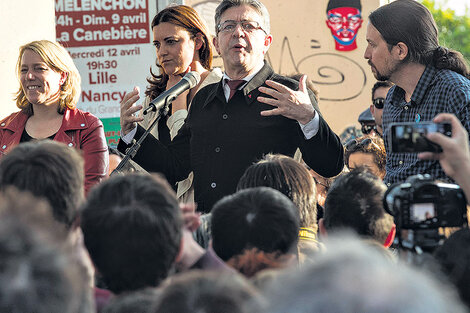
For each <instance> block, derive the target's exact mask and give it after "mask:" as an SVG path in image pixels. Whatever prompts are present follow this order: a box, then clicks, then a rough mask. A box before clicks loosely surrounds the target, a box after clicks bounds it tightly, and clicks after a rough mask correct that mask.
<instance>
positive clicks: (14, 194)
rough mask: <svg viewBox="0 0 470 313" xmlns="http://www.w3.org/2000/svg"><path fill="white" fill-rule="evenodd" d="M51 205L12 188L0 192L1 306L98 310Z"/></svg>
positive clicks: (43, 312) (46, 311) (42, 311)
mask: <svg viewBox="0 0 470 313" xmlns="http://www.w3.org/2000/svg"><path fill="white" fill-rule="evenodd" d="M67 238H68V232H67V230H66V228H65V227H64V224H63V223H59V222H58V221H57V220H56V219H55V218H53V216H52V214H51V208H50V207H49V204H48V203H47V202H46V201H44V200H42V199H39V198H36V197H34V196H32V195H31V194H30V193H27V192H20V191H18V190H16V188H14V187H10V188H7V189H4V190H2V192H1V194H0V251H1V253H0V254H1V257H0V260H1V261H0V263H1V267H2V270H1V271H0V294H1V297H0V311H1V312H37V313H56V312H57V313H59V312H60V313H89V312H94V302H93V296H92V288H91V286H90V284H89V282H88V280H87V279H86V278H87V275H86V274H85V273H84V268H82V267H80V266H79V264H78V263H77V262H74V249H73V247H71V246H70V244H69V243H70V242H69V241H68V240H67Z"/></svg>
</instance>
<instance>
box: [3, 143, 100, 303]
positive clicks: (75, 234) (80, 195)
mask: <svg viewBox="0 0 470 313" xmlns="http://www.w3.org/2000/svg"><path fill="white" fill-rule="evenodd" d="M83 163H84V160H83V158H82V156H81V155H80V153H79V151H78V150H76V149H74V148H72V147H69V146H66V145H65V144H63V143H61V142H56V141H52V140H39V141H31V142H25V143H21V144H19V145H18V146H15V147H14V148H13V149H12V150H11V151H10V152H9V153H8V154H7V155H5V156H4V157H3V158H1V159H0V190H6V189H7V188H9V187H12V186H13V187H15V188H17V189H18V190H21V191H27V192H30V193H32V194H33V195H34V196H36V197H38V198H43V199H45V200H47V201H48V202H49V204H50V206H51V209H52V214H53V216H54V218H55V220H56V221H57V222H59V223H60V224H62V225H63V226H64V227H65V228H66V229H67V230H68V240H69V242H70V244H71V246H72V247H73V249H74V251H75V254H74V256H75V258H74V261H76V262H78V264H80V266H82V267H83V268H85V269H86V270H87V278H88V282H89V286H90V287H91V286H93V285H94V279H93V276H94V273H95V271H94V268H93V265H92V263H91V260H90V257H89V255H88V252H87V251H86V249H85V247H84V244H83V234H82V231H81V228H80V227H79V226H80V225H79V224H80V223H79V207H80V205H81V204H82V202H83V200H84V184H83V182H84V180H85V178H84V169H83ZM96 303H97V304H99V303H98V301H97V302H96Z"/></svg>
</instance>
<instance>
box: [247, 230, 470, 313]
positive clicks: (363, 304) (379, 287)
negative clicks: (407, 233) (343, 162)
mask: <svg viewBox="0 0 470 313" xmlns="http://www.w3.org/2000/svg"><path fill="white" fill-rule="evenodd" d="M352 237H354V236H351V234H349V233H348V234H345V235H342V236H338V237H336V238H335V239H334V240H333V239H331V238H330V240H328V242H326V244H325V245H326V247H325V253H322V254H320V255H319V256H318V258H317V259H316V262H314V263H312V264H311V265H309V266H306V267H304V268H301V269H300V270H296V271H294V270H290V271H288V272H287V273H285V275H284V277H282V278H278V279H276V280H275V281H274V283H273V284H272V286H271V287H269V288H268V290H267V292H266V297H267V302H268V304H269V307H268V309H267V310H265V312H270V313H287V312H289V313H306V312H342V313H357V312H361V313H372V312H401V313H412V312H430V313H440V312H455V313H457V312H458V313H463V312H467V311H466V309H465V307H464V306H463V305H462V303H461V302H460V301H459V299H458V296H457V294H456V292H455V290H454V289H453V288H452V286H450V285H449V284H444V283H443V282H441V281H438V280H436V279H434V278H433V277H432V275H431V274H430V273H428V272H424V271H419V270H418V269H416V268H414V267H411V266H409V265H407V264H404V263H401V262H398V263H397V262H396V261H393V260H391V259H390V258H388V257H387V256H386V255H384V254H383V253H381V251H380V250H377V249H375V248H374V247H373V246H371V245H368V244H367V243H365V242H364V241H362V240H358V239H357V238H352ZM253 312H257V311H255V310H253Z"/></svg>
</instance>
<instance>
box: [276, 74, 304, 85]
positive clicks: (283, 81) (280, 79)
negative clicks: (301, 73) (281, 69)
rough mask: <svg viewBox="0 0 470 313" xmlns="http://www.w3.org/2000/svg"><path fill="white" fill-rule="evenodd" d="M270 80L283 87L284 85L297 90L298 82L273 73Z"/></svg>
mask: <svg viewBox="0 0 470 313" xmlns="http://www.w3.org/2000/svg"><path fill="white" fill-rule="evenodd" d="M270 79H271V80H274V81H275V82H278V83H280V84H283V85H285V86H287V87H289V88H298V87H299V81H297V80H295V79H293V78H290V77H287V76H283V75H280V74H277V73H274V74H273V75H272V77H271V78H270Z"/></svg>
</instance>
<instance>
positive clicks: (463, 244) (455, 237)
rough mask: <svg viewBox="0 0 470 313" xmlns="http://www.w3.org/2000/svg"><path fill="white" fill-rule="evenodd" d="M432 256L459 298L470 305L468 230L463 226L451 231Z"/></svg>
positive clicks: (469, 233) (469, 231)
mask: <svg viewBox="0 0 470 313" xmlns="http://www.w3.org/2000/svg"><path fill="white" fill-rule="evenodd" d="M434 257H435V259H436V260H437V262H438V263H439V264H440V266H441V268H442V270H443V272H444V273H445V274H446V275H447V277H448V278H449V280H450V281H451V282H452V283H453V284H454V285H455V286H456V287H457V290H458V292H459V294H460V299H462V301H463V302H464V303H465V304H466V305H467V307H470V289H469V288H468V286H469V284H470V230H469V229H468V228H463V229H460V230H458V231H457V232H455V233H453V234H452V235H451V236H450V237H449V238H448V239H447V240H446V241H444V244H443V245H442V246H440V247H438V248H437V249H436V251H435V252H434Z"/></svg>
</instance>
